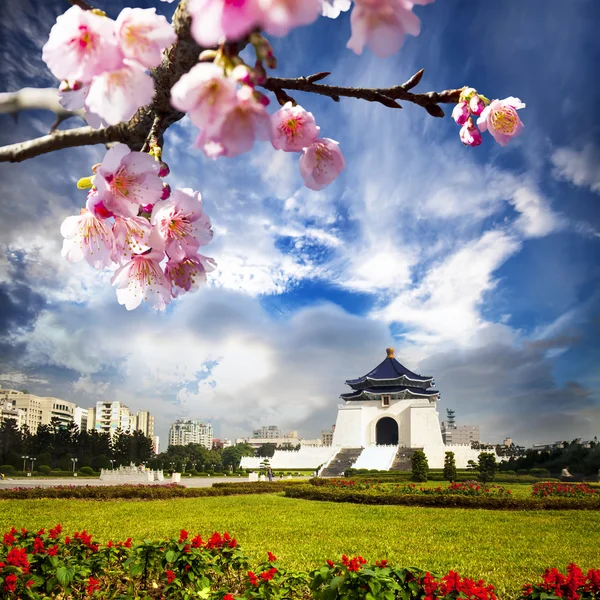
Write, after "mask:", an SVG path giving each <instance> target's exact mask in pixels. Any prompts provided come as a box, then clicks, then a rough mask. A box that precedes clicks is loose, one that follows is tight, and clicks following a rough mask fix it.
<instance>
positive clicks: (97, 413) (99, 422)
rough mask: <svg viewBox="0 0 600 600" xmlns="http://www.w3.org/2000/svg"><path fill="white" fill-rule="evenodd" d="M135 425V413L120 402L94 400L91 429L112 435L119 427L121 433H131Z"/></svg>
mask: <svg viewBox="0 0 600 600" xmlns="http://www.w3.org/2000/svg"><path fill="white" fill-rule="evenodd" d="M88 414H89V411H88ZM135 425H136V422H135V415H133V414H132V413H131V411H130V410H129V408H128V407H127V406H125V405H124V404H122V403H121V402H119V401H117V400H114V401H104V402H96V407H95V410H94V426H93V427H92V429H96V431H102V432H103V433H109V434H110V436H111V437H112V436H113V435H114V434H115V432H116V431H117V429H120V430H121V431H122V432H123V433H133V432H134V431H135ZM88 428H89V425H88Z"/></svg>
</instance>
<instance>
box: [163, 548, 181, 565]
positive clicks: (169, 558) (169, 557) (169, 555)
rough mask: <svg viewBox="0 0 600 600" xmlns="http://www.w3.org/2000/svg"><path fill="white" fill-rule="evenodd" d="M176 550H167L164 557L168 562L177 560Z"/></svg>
mask: <svg viewBox="0 0 600 600" xmlns="http://www.w3.org/2000/svg"><path fill="white" fill-rule="evenodd" d="M178 554H179V553H178V552H175V551H174V550H169V551H168V552H167V553H166V554H165V558H166V560H167V562H168V563H174V562H175V561H176V560H177V556H178Z"/></svg>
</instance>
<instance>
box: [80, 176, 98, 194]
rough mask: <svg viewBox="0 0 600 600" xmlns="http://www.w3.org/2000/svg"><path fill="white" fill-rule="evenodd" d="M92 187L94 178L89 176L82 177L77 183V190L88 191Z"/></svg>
mask: <svg viewBox="0 0 600 600" xmlns="http://www.w3.org/2000/svg"><path fill="white" fill-rule="evenodd" d="M93 185H94V176H93V175H90V177H82V178H81V179H80V180H79V181H78V182H77V189H78V190H89V189H90V188H91V187H92V186H93Z"/></svg>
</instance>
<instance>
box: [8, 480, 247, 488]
mask: <svg viewBox="0 0 600 600" xmlns="http://www.w3.org/2000/svg"><path fill="white" fill-rule="evenodd" d="M247 481H248V478H247V477H182V478H181V482H180V483H181V485H184V486H185V487H196V488H200V487H211V486H212V484H213V483H217V482H227V483H237V482H247ZM123 483H130V482H127V481H118V482H117V481H100V480H99V479H88V478H84V479H83V478H81V477H57V478H55V479H38V478H36V477H27V478H23V479H21V478H15V479H4V480H2V481H0V489H8V488H15V487H55V486H57V485H120V484H123ZM132 483H133V485H137V484H139V481H135V482H132ZM165 483H171V479H170V478H165V480H164V481H154V482H148V484H149V485H164V484H165Z"/></svg>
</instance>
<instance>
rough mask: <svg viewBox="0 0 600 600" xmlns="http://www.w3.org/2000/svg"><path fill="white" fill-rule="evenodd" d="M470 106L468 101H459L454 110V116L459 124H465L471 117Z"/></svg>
mask: <svg viewBox="0 0 600 600" xmlns="http://www.w3.org/2000/svg"><path fill="white" fill-rule="evenodd" d="M469 114H470V113H469V106H468V104H467V103H466V102H459V103H458V104H457V105H456V106H455V107H454V110H453V111H452V118H453V119H454V120H455V121H456V123H457V125H464V124H465V123H466V122H467V119H468V118H469Z"/></svg>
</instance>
